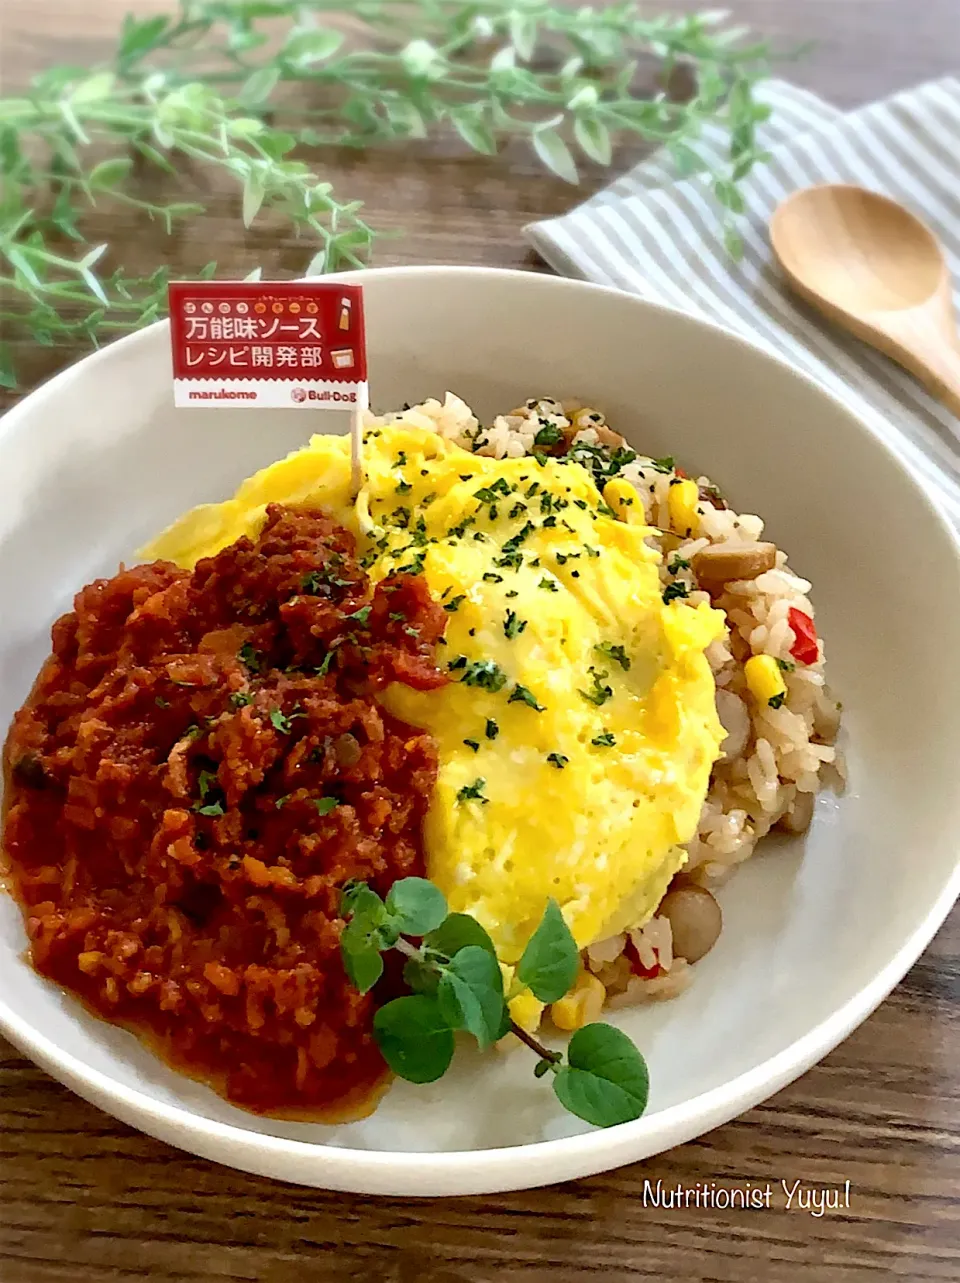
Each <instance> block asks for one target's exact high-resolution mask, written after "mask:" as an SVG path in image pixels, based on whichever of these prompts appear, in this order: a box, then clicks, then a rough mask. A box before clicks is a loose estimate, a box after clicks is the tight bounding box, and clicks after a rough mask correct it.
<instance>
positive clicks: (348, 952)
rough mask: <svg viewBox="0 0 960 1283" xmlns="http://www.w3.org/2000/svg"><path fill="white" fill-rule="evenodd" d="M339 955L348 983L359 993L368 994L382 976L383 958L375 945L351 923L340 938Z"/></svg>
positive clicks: (365, 933) (366, 934)
mask: <svg viewBox="0 0 960 1283" xmlns="http://www.w3.org/2000/svg"><path fill="white" fill-rule="evenodd" d="M340 953H341V956H342V957H343V967H344V970H345V971H346V973H347V975H348V976H349V978H350V983H351V984H353V985H354V986H355V987H356V988H357V989H359V991H360V992H361V993H369V992H370V990H371V989H372V988H373V986H374V985H375V984H376V983H377V981H378V980H379V979H380V977H381V976H382V975H383V958H382V957H381V956H380V950H379V949H378V948H377V945H376V943H375V942H374V941H373V940H371V938H370V936H369V934H368V933H367V932H364V931H361V930H360V929H359V928H358V927H356V926H355V924H354V923H352V922H351V923H350V925H349V926H347V927H345V928H344V931H343V935H342V936H341V937H340Z"/></svg>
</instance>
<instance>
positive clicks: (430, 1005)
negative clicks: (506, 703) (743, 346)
mask: <svg viewBox="0 0 960 1283" xmlns="http://www.w3.org/2000/svg"><path fill="white" fill-rule="evenodd" d="M373 1036H374V1038H375V1039H376V1042H377V1046H378V1047H379V1048H380V1052H381V1054H382V1056H383V1058H384V1060H385V1061H386V1062H387V1064H388V1065H389V1066H390V1068H391V1069H392V1070H393V1072H394V1073H395V1074H396V1075H397V1076H398V1077H400V1078H405V1079H406V1080H407V1081H408V1082H411V1083H432V1082H436V1080H437V1079H438V1078H442V1077H443V1075H444V1074H445V1073H446V1072H447V1070H448V1069H449V1068H450V1062H451V1060H453V1050H454V1038H453V1030H452V1029H451V1028H450V1026H449V1024H448V1023H447V1021H446V1020H445V1019H444V1017H443V1014H442V1012H441V1010H440V1004H439V1003H438V1001H437V999H436V998H434V997H431V996H430V995H429V994H422V993H416V994H409V995H407V996H406V997H403V998H394V1000H393V1001H392V1002H388V1003H387V1004H386V1005H385V1006H383V1007H381V1008H380V1010H379V1011H378V1012H377V1014H376V1015H375V1016H374V1018H373Z"/></svg>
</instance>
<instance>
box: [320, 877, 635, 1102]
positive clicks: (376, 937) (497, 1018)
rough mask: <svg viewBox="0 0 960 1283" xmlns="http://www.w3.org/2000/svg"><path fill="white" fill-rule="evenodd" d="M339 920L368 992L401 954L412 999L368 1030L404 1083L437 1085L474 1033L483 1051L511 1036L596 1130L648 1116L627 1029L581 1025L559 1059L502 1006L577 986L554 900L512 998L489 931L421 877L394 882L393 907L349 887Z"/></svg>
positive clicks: (387, 1010)
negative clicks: (462, 1037)
mask: <svg viewBox="0 0 960 1283" xmlns="http://www.w3.org/2000/svg"><path fill="white" fill-rule="evenodd" d="M341 912H342V913H343V916H344V917H345V918H346V919H347V925H346V927H345V928H344V930H343V934H342V935H341V937H340V946H341V952H342V955H343V961H344V967H345V969H346V972H347V975H348V976H349V977H350V980H351V981H352V982H353V984H355V985H356V987H357V988H358V989H359V990H360V992H361V993H368V992H369V991H370V990H371V989H372V988H373V987H374V985H375V984H377V982H378V981H379V980H380V979H381V977H382V976H383V972H384V963H383V954H384V953H385V952H387V951H388V950H391V949H396V950H398V951H399V952H400V953H401V954H402V955H403V956H404V958H405V962H404V968H403V978H404V981H405V982H406V984H407V985H408V987H409V988H410V989H411V990H412V992H411V993H409V994H406V995H404V996H403V997H399V998H393V999H392V1000H391V1001H389V1002H387V1003H385V1004H384V1005H383V1006H381V1007H380V1008H378V1010H377V1012H376V1015H375V1016H374V1022H373V1032H374V1037H375V1038H376V1040H377V1045H378V1046H379V1048H380V1051H381V1053H382V1055H383V1058H384V1060H385V1061H386V1062H387V1065H388V1066H389V1067H390V1069H392V1070H393V1072H394V1073H395V1074H397V1075H398V1076H399V1077H400V1078H405V1079H407V1080H408V1081H409V1082H414V1083H430V1082H435V1081H436V1080H437V1079H438V1078H442V1077H443V1075H444V1074H445V1073H446V1071H447V1070H448V1069H449V1067H450V1064H451V1061H452V1060H453V1055H454V1049H455V1035H456V1034H457V1033H458V1032H463V1033H467V1034H470V1035H472V1036H473V1037H474V1038H475V1039H476V1041H477V1043H478V1045H479V1046H480V1047H481V1048H485V1047H489V1046H490V1045H491V1044H492V1043H494V1042H496V1041H497V1040H498V1039H500V1038H503V1037H505V1036H506V1035H507V1034H508V1033H511V1032H512V1033H514V1034H515V1035H516V1036H517V1037H518V1038H519V1039H520V1041H521V1042H523V1043H524V1044H525V1045H526V1046H527V1047H529V1048H530V1049H531V1050H532V1051H534V1052H535V1053H536V1055H537V1060H536V1063H535V1065H534V1074H535V1075H536V1077H537V1078H542V1077H545V1076H547V1075H549V1076H550V1079H551V1083H552V1086H553V1090H554V1093H555V1094H556V1097H557V1099H558V1100H559V1101H560V1103H561V1104H562V1105H563V1107H564V1108H565V1109H567V1110H569V1111H570V1113H572V1114H575V1115H576V1116H577V1117H578V1118H582V1119H583V1120H584V1121H585V1122H588V1123H592V1124H594V1126H597V1127H611V1126H614V1125H615V1124H617V1123H626V1122H631V1121H632V1120H633V1119H636V1118H639V1117H640V1116H641V1114H642V1113H643V1111H644V1109H645V1108H646V1104H647V1097H648V1093H649V1076H648V1073H647V1066H646V1062H645V1061H644V1059H643V1056H642V1055H641V1054H640V1052H639V1051H638V1050H637V1048H636V1047H635V1046H634V1045H633V1043H632V1042H631V1041H630V1039H629V1038H628V1037H627V1035H626V1034H624V1033H622V1032H621V1030H619V1029H616V1028H615V1027H614V1026H613V1025H607V1024H603V1023H599V1022H598V1023H594V1024H589V1025H585V1026H583V1028H581V1029H578V1030H577V1032H576V1033H575V1034H574V1035H573V1037H572V1038H571V1039H570V1042H569V1045H568V1047H567V1051H566V1056H564V1053H563V1052H560V1051H554V1050H552V1049H551V1048H549V1047H546V1046H545V1045H544V1044H543V1043H541V1042H540V1041H539V1040H538V1039H537V1038H535V1037H534V1036H533V1035H532V1034H530V1033H529V1032H528V1031H527V1030H525V1029H523V1028H521V1026H520V1025H518V1024H517V1023H516V1022H515V1021H513V1020H511V1018H510V1013H509V1009H508V1005H507V1004H508V1002H509V1001H510V1000H511V999H512V998H513V997H515V996H517V995H518V994H520V993H523V992H524V991H526V990H529V991H530V992H531V993H532V994H533V995H534V996H535V997H536V998H538V999H539V1000H540V1001H541V1002H543V1003H552V1002H557V1001H559V999H561V998H562V997H563V996H564V995H565V994H566V993H567V992H568V991H569V990H570V988H571V987H572V985H573V984H574V981H575V980H576V976H577V972H578V969H579V965H580V955H579V951H578V949H577V946H576V942H575V941H574V938H573V936H572V935H571V933H570V928H569V927H568V926H567V924H566V922H565V921H564V918H563V914H562V913H561V912H560V909H559V907H558V905H557V904H556V902H555V901H553V900H550V901H549V902H548V904H547V908H546V910H545V912H544V915H543V918H542V919H541V921H540V925H539V926H538V927H537V929H536V931H535V932H534V933H533V935H532V936H531V938H530V941H529V943H528V944H527V947H526V949H525V950H524V952H523V954H522V956H521V958H520V961H519V962H518V964H517V966H516V969H515V980H514V985H513V987H512V988H511V991H510V992H509V993H505V992H504V987H503V973H502V971H501V968H500V964H499V962H498V961H497V955H496V950H495V948H494V945H493V941H492V940H491V939H490V936H489V935H488V933H487V932H486V931H485V930H484V928H483V927H482V926H481V924H480V923H479V922H477V920H476V919H475V918H473V917H470V916H469V915H468V914H464V913H449V912H448V909H447V903H446V900H445V899H444V896H443V894H442V893H441V891H440V890H439V889H438V888H437V887H435V886H434V885H433V883H432V882H428V881H426V879H424V878H404V879H402V880H401V881H399V882H396V883H394V885H393V886H392V887H391V889H390V891H389V892H388V894H387V897H386V900H382V899H381V898H380V896H378V895H377V894H376V892H375V891H373V890H372V889H371V888H370V887H369V886H368V885H367V884H366V883H363V882H361V883H357V884H355V885H351V886H348V887H347V888H345V890H344V893H343V898H342V904H341ZM411 937H412V938H411Z"/></svg>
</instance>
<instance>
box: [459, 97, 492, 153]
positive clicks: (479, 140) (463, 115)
mask: <svg viewBox="0 0 960 1283" xmlns="http://www.w3.org/2000/svg"><path fill="white" fill-rule="evenodd" d="M447 114H448V116H449V118H450V123H451V124H452V125H453V127H454V129H455V130H456V131H457V133H458V134H459V135H460V137H461V138H462V139H463V141H464V142H465V143H466V144H467V146H468V147H472V148H473V150H474V151H478V152H480V153H481V154H482V155H484V156H493V155H495V154H496V150H497V142H496V139H495V138H494V136H493V132H492V131H491V129H490V126H489V125H488V124H487V123H486V121H485V120H484V119H483V111H482V108H481V109H480V110H479V111H478V110H476V109H475V108H473V107H472V106H471V107H451V108H450V110H449V112H448V113H447Z"/></svg>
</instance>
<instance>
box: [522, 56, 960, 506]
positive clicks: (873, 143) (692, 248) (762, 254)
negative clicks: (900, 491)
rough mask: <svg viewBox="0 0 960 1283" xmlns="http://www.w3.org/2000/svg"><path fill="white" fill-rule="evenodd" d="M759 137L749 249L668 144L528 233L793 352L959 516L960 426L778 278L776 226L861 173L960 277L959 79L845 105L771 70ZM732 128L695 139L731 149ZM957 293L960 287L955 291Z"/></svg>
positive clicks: (632, 286) (573, 264)
mask: <svg viewBox="0 0 960 1283" xmlns="http://www.w3.org/2000/svg"><path fill="white" fill-rule="evenodd" d="M759 96H760V97H761V98H763V99H764V101H766V102H768V103H769V104H770V106H771V107H772V108H773V112H772V115H771V117H770V119H769V120H768V121H767V122H766V123H765V124H764V125H763V126H762V135H761V140H762V143H763V146H764V147H765V149H766V150H767V151H769V153H770V160H769V161H767V162H765V163H764V164H762V165H760V166H758V167H757V168H756V169H755V170H754V171H753V172H752V173H751V174H750V175H749V177H748V178H747V179H746V180H745V182H744V184H743V196H744V199H745V202H746V214H745V215H744V217H743V219H742V220H741V222H740V224H739V225H738V230H739V231H740V233H741V235H742V237H743V241H744V246H745V251H744V256H743V259H742V260H741V261H740V262H734V261H733V259H732V258H730V256H729V255H728V254H727V253H726V251H725V249H724V247H723V243H722V239H721V236H720V232H719V228H718V218H717V212H716V209H715V208H714V206H713V205H712V202H711V198H710V196H709V194H708V193H707V191H706V188H705V186H704V184H703V183H702V182H701V181H699V180H698V179H697V178H696V177H693V178H682V179H681V178H679V177H678V175H677V173H676V171H675V170H674V168H673V166H672V163H671V161H670V160H669V157H667V156H665V154H664V153H662V152H659V153H656V154H655V155H654V156H652V157H651V158H650V159H649V160H647V161H645V162H644V163H642V164H640V165H639V166H637V167H636V168H635V169H633V170H631V171H630V172H629V173H627V174H625V175H623V176H622V177H620V178H618V179H616V181H615V182H613V183H611V184H610V186H609V187H607V188H605V189H604V190H603V191H601V192H599V193H597V195H595V196H593V197H591V198H590V199H589V200H588V201H586V202H585V203H584V204H582V205H580V206H579V207H578V208H576V209H574V210H573V211H572V212H571V213H569V214H566V215H564V216H563V217H562V218H555V219H550V220H547V221H544V222H540V223H533V224H531V225H530V226H529V227H528V228H527V229H526V236H527V239H528V240H529V241H530V243H531V244H532V245H533V246H534V248H535V249H536V250H537V251H538V252H539V254H540V255H541V256H542V257H543V258H545V259H546V260H547V262H548V263H549V264H550V265H551V266H552V267H553V268H555V269H556V270H557V271H558V272H560V273H561V274H563V275H566V276H577V277H580V278H582V279H584V280H590V281H596V282H599V283H601V284H604V285H612V286H616V287H618V288H619V289H623V290H629V291H631V292H633V293H635V294H640V295H642V296H643V297H644V298H648V299H652V300H655V301H657V302H662V303H667V304H671V305H672V306H674V307H678V308H682V309H683V310H684V311H687V312H694V313H699V314H701V315H703V316H706V317H708V318H710V319H711V320H713V321H716V322H718V323H719V324H721V325H724V326H726V327H727V328H729V329H731V330H736V331H737V332H739V333H742V334H745V335H748V336H750V337H751V338H753V339H754V340H755V341H758V342H759V343H761V344H762V345H764V346H766V347H768V348H770V349H771V350H773V351H776V352H777V353H779V354H780V355H781V356H785V357H787V358H788V359H789V360H791V361H792V362H793V363H794V364H796V365H797V366H799V367H800V368H801V369H803V370H804V371H806V372H807V373H808V374H811V375H813V377H814V378H816V379H818V380H819V381H820V382H821V383H823V384H824V385H825V386H826V387H827V388H829V389H830V390H831V391H832V392H833V393H835V394H836V395H837V396H838V397H840V398H841V399H842V400H844V401H846V402H847V403H848V404H850V405H851V408H853V409H854V410H855V411H856V412H857V413H859V414H860V415H861V416H862V417H864V418H866V419H868V420H869V421H870V422H871V424H872V426H873V427H874V428H875V429H876V431H877V432H879V433H880V434H881V435H883V436H884V437H885V438H886V439H887V440H889V441H890V442H891V443H892V444H893V445H894V446H895V448H896V449H897V450H898V451H899V453H900V454H901V456H902V457H903V458H904V460H905V461H906V462H907V463H908V464H909V466H910V467H911V468H912V469H913V471H914V472H915V473H916V474H917V475H918V476H919V477H920V478H921V480H922V481H923V483H924V484H925V486H926V487H927V489H928V491H929V492H930V493H931V494H933V495H934V496H935V497H937V498H938V499H939V500H940V502H941V505H942V506H943V508H944V509H945V510H946V511H947V512H948V513H949V514H950V515H951V516H952V517H953V518H954V520H955V521H957V522H960V424H958V422H957V420H956V419H955V418H954V416H953V415H952V414H951V413H950V412H949V410H947V409H946V408H945V407H943V406H941V405H940V404H939V403H938V402H936V401H935V400H934V399H933V398H932V397H931V396H929V395H928V394H927V392H926V391H925V390H924V389H923V388H922V387H921V386H920V384H919V383H918V382H916V380H915V379H913V378H912V377H911V376H910V375H909V374H907V373H906V372H905V371H903V370H901V369H900V368H899V367H898V366H897V365H895V364H893V362H891V361H888V360H887V359H886V358H885V357H883V356H881V355H880V354H879V353H878V352H875V351H873V350H872V349H871V348H869V347H867V346H866V345H865V344H862V343H860V342H859V341H858V340H856V339H854V338H852V337H848V336H847V335H846V334H845V333H844V332H843V331H841V330H838V329H836V328H834V327H832V326H831V325H829V324H828V323H827V322H826V321H825V320H823V319H822V318H820V317H818V316H816V315H815V314H814V313H812V312H810V311H808V310H806V309H805V308H804V307H803V305H802V304H798V303H797V301H796V300H795V299H794V297H793V296H792V295H791V294H790V293H789V291H788V290H787V289H786V287H785V285H784V284H783V282H782V280H781V278H780V275H779V273H778V270H777V268H776V265H775V263H774V260H773V255H772V252H771V249H770V242H769V236H768V232H767V226H768V223H769V220H770V217H771V215H772V214H773V211H774V209H775V208H776V206H777V205H778V204H779V203H780V201H781V200H783V198H784V197H785V196H788V195H789V194H790V193H791V192H793V191H796V190H797V189H799V188H802V187H808V186H811V185H812V184H815V183H855V184H857V185H859V186H862V187H869V188H871V189H873V190H874V191H878V192H883V193H885V194H886V195H888V196H892V197H893V198H894V199H896V200H899V201H902V202H903V203H904V204H905V205H907V206H908V207H909V208H910V209H912V210H913V211H914V212H915V213H917V214H919V215H920V217H921V218H923V220H924V221H925V222H926V223H927V224H928V226H930V227H931V228H932V229H933V231H934V232H935V233H936V234H937V235H938V236H939V237H940V239H941V241H942V243H943V245H944V248H945V250H946V253H947V257H948V260H949V263H950V267H951V271H952V273H953V277H954V281H956V282H960V150H958V148H957V139H958V138H960V80H957V79H953V78H949V79H944V80H938V81H933V82H931V83H929V84H925V85H922V86H920V87H919V88H916V89H911V90H907V91H906V92H904V93H900V94H897V95H895V96H894V97H892V98H889V99H886V100H885V101H883V102H879V103H873V104H871V105H870V106H868V107H862V108H860V109H858V110H856V111H853V112H850V113H848V114H844V113H842V112H840V111H838V109H837V108H835V107H832V106H830V105H829V104H828V103H826V102H824V101H823V100H822V99H820V98H818V97H816V95H814V94H811V93H808V92H807V91H806V90H802V89H798V88H796V87H795V86H793V85H789V84H786V83H785V82H783V81H776V80H773V81H769V82H767V84H766V85H765V86H763V87H762V89H761V92H760V95H759ZM723 146H724V140H723V136H722V135H721V134H720V132H719V131H716V132H710V133H709V134H706V135H705V136H704V138H703V139H702V141H701V142H700V143H699V144H698V150H699V152H700V154H701V156H703V157H704V158H705V159H707V158H710V157H712V156H713V157H716V158H717V159H720V158H721V156H722V148H723ZM955 302H960V297H958V298H955Z"/></svg>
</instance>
